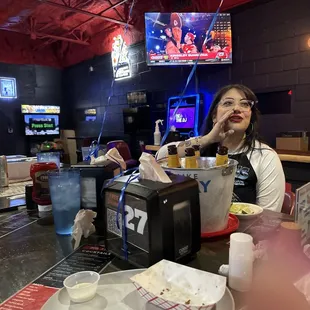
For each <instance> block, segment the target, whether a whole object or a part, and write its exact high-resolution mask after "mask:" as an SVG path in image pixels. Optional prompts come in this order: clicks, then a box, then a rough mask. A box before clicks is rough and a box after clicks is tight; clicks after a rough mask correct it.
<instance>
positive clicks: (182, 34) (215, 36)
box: [145, 12, 232, 66]
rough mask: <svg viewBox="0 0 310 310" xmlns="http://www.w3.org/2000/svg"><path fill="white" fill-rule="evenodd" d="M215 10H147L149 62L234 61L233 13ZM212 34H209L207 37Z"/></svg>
mask: <svg viewBox="0 0 310 310" xmlns="http://www.w3.org/2000/svg"><path fill="white" fill-rule="evenodd" d="M214 15H215V13H153V12H152V13H145V27H146V29H145V33H146V51H147V64H148V65H150V66H162V65H193V64H194V63H195V61H196V60H197V58H198V57H199V61H198V64H223V63H225V64H231V63H232V44H231V16H230V14H228V13H221V14H218V15H217V18H216V21H215V24H214V27H213V28H212V29H211V30H210V31H209V27H210V25H211V23H212V20H213V18H214ZM207 34H208V36H207Z"/></svg>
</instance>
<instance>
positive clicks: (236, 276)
mask: <svg viewBox="0 0 310 310" xmlns="http://www.w3.org/2000/svg"><path fill="white" fill-rule="evenodd" d="M253 261H254V252H253V238H252V237H251V236H250V235H248V234H244V233H234V234H232V235H231V236H230V248H229V275H228V283H229V286H230V287H231V288H232V289H234V290H236V291H239V292H246V291H249V290H250V289H251V285H252V277H253Z"/></svg>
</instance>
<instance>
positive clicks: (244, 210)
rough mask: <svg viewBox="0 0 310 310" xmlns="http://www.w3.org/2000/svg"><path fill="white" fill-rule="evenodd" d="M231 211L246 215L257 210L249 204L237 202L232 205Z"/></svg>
mask: <svg viewBox="0 0 310 310" xmlns="http://www.w3.org/2000/svg"><path fill="white" fill-rule="evenodd" d="M229 212H230V213H233V214H246V215H251V214H255V211H254V210H253V209H252V208H251V207H250V206H249V205H246V204H237V203H233V204H232V205H231V207H230V209H229Z"/></svg>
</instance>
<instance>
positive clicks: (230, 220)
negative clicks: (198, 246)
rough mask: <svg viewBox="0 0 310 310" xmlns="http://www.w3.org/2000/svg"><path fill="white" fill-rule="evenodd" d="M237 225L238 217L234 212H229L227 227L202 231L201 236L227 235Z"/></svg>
mask: <svg viewBox="0 0 310 310" xmlns="http://www.w3.org/2000/svg"><path fill="white" fill-rule="evenodd" d="M238 227H239V219H238V218H237V217H236V216H235V215H234V214H229V218H228V224H227V227H226V228H225V229H223V230H220V231H214V232H208V233H202V234H201V238H204V239H207V238H214V237H222V236H226V235H229V234H231V233H233V232H235V231H236V230H237V229H238Z"/></svg>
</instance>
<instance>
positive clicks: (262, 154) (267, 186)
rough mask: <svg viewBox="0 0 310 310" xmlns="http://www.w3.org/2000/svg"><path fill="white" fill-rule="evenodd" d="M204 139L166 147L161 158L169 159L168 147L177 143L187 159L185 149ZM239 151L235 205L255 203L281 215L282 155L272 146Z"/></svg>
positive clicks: (232, 155) (231, 155)
mask: <svg viewBox="0 0 310 310" xmlns="http://www.w3.org/2000/svg"><path fill="white" fill-rule="evenodd" d="M199 142H200V138H193V139H190V140H187V141H186V142H184V141H180V142H172V143H169V144H167V145H164V146H163V147H162V148H161V149H160V150H159V151H158V153H157V156H156V157H157V159H158V160H160V159H162V158H166V157H167V156H168V150H167V146H168V145H172V144H175V145H176V146H177V147H178V154H179V156H180V157H184V156H185V148H186V147H189V146H191V145H194V144H200V143H199ZM237 150H238V151H235V152H229V153H228V155H229V158H232V159H235V160H237V161H238V167H237V172H236V177H235V185H234V192H233V198H232V201H233V202H237V201H239V202H247V203H254V204H257V205H259V206H261V207H262V208H264V209H268V210H272V211H277V212H281V209H282V205H283V200H284V193H285V177H284V172H283V168H282V164H281V161H280V159H279V156H278V154H277V153H276V152H275V151H274V150H273V149H272V148H270V147H269V146H268V145H266V144H264V143H261V142H258V141H256V142H255V145H254V148H253V149H252V150H250V151H249V152H247V153H245V150H244V149H243V148H242V147H238V148H237Z"/></svg>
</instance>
